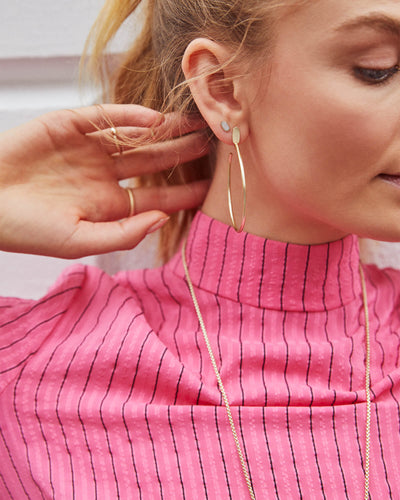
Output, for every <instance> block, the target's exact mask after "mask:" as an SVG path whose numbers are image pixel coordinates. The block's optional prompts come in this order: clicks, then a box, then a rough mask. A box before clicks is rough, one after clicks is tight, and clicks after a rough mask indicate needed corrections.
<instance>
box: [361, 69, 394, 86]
mask: <svg viewBox="0 0 400 500" xmlns="http://www.w3.org/2000/svg"><path fill="white" fill-rule="evenodd" d="M399 71H400V66H399V65H398V64H396V66H393V67H392V68H387V69H373V68H354V73H355V75H356V77H357V78H359V79H361V80H363V81H364V82H366V83H368V84H370V85H383V84H385V83H386V82H388V81H389V80H390V79H391V78H392V77H393V76H394V75H396V74H397V73H398V72H399Z"/></svg>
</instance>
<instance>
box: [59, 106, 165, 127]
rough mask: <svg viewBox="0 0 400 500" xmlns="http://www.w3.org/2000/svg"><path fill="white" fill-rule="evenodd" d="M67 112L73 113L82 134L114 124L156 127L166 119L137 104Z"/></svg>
mask: <svg viewBox="0 0 400 500" xmlns="http://www.w3.org/2000/svg"><path fill="white" fill-rule="evenodd" d="M66 113H72V115H73V121H74V124H75V126H76V127H77V128H78V130H79V131H80V133H82V134H89V133H91V132H96V131H98V130H99V129H100V130H103V129H108V128H110V127H112V126H114V127H129V126H135V127H154V126H157V125H160V124H161V123H162V122H163V121H164V116H163V115H162V114H161V113H159V112H158V111H155V110H153V109H149V108H145V107H143V106H139V105H136V104H102V105H96V106H89V107H85V108H78V109H70V110H66Z"/></svg>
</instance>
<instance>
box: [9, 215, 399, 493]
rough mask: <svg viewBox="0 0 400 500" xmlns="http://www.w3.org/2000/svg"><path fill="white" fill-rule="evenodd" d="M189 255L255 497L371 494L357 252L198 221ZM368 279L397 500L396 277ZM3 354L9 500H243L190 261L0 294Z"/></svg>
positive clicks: (376, 423)
mask: <svg viewBox="0 0 400 500" xmlns="http://www.w3.org/2000/svg"><path fill="white" fill-rule="evenodd" d="M186 254H187V260H188V263H189V269H190V274H191V277H192V280H193V283H194V285H195V290H196V293H197V298H198V300H199V303H200V308H201V311H202V314H203V317H204V321H205V324H206V327H207V330H208V334H209V337H210V341H211V345H212V349H213V351H214V355H215V358H216V361H217V365H218V368H219V371H220V373H221V376H222V379H223V382H224V385H225V389H226V392H227V394H228V398H229V400H230V403H231V406H232V412H233V418H234V420H235V422H236V427H237V430H238V434H239V439H240V441H241V443H242V446H243V451H244V456H245V460H246V462H247V465H248V468H249V472H250V477H251V481H252V484H253V487H254V491H255V495H256V498H257V499H258V500H260V499H270V498H271V499H272V498H279V499H283V500H286V499H298V498H304V499H313V500H314V499H320V498H321V499H322V498H326V499H329V500H330V499H346V498H347V499H351V500H353V499H361V498H363V495H364V470H363V467H364V450H365V419H366V404H365V398H366V392H365V366H364V365H365V363H364V361H365V325H364V323H365V317H364V310H363V301H362V291H361V286H360V277H359V271H358V265H359V255H358V245H357V239H356V238H355V237H353V236H348V237H346V238H345V239H343V240H340V241H336V242H333V243H329V244H325V245H317V246H300V245H293V244H285V243H281V242H274V241H270V240H265V239H263V238H259V237H256V236H254V235H250V234H246V233H241V234H237V233H236V232H235V231H234V230H233V229H232V228H229V227H227V226H225V225H224V224H222V223H220V222H218V221H216V220H213V219H210V218H209V217H207V216H206V215H204V214H202V213H199V214H198V215H197V216H196V218H195V220H194V222H193V224H192V227H191V230H190V234H189V236H188V241H187V248H186ZM365 274H366V278H367V289H368V295H369V313H370V327H371V347H372V397H373V403H372V421H371V439H372V442H371V472H370V483H371V497H372V498H373V499H376V500H381V499H388V498H395V499H396V498H400V487H399V465H398V464H399V463H400V407H399V401H400V369H399V353H400V321H399V320H400V318H399V307H398V302H399V298H400V294H399V292H400V275H399V273H398V272H396V271H393V270H385V271H380V270H378V269H376V268H374V267H371V266H369V267H366V268H365ZM0 356H1V357H0V360H1V361H0V363H1V364H0V407H1V414H0V498H2V499H7V498H13V499H16V500H20V499H24V498H29V499H48V498H56V499H63V500H65V499H85V500H90V499H106V500H108V499H119V498H121V499H129V500H131V499H151V500H153V499H165V500H170V499H181V498H183V499H191V498H196V499H200V498H201V499H202V498H209V499H230V498H232V499H245V498H248V496H249V495H248V490H247V487H246V484H245V482H244V479H243V475H242V472H241V468H240V463H239V460H238V456H237V453H236V449H235V446H234V442H233V437H232V434H231V429H230V426H229V424H228V421H227V416H226V411H225V408H224V406H222V402H221V396H220V393H219V390H218V387H217V382H216V378H215V375H214V372H213V369H212V366H211V362H210V359H209V355H208V353H207V349H206V346H205V343H204V340H203V338H202V334H201V331H200V328H199V323H198V318H197V316H196V313H195V311H194V308H193V304H192V301H191V298H190V295H189V292H188V288H187V284H186V281H185V276H184V271H183V266H182V260H181V256H180V254H177V255H176V256H175V257H174V258H173V259H172V260H171V261H170V262H169V263H168V264H167V265H166V266H164V267H162V268H159V269H153V270H145V271H128V272H124V273H120V274H119V275H117V276H115V277H110V276H108V275H105V274H104V273H103V272H101V271H100V270H98V269H95V268H87V267H83V266H75V267H72V268H71V269H70V270H69V271H68V272H67V273H65V274H64V275H63V276H62V277H61V279H60V280H59V281H58V283H57V284H56V285H55V286H54V287H53V288H52V289H51V290H50V292H49V293H48V295H47V296H45V297H44V298H43V299H42V300H39V301H29V300H18V299H2V300H1V301H0Z"/></svg>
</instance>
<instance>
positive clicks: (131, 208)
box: [125, 187, 135, 217]
mask: <svg viewBox="0 0 400 500" xmlns="http://www.w3.org/2000/svg"><path fill="white" fill-rule="evenodd" d="M125 191H126V192H127V193H128V197H129V213H128V217H132V215H135V196H134V194H133V189H132V188H129V187H128V188H125Z"/></svg>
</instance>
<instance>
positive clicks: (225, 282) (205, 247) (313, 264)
mask: <svg viewBox="0 0 400 500" xmlns="http://www.w3.org/2000/svg"><path fill="white" fill-rule="evenodd" d="M186 258H187V261H188V266H189V271H190V276H191V279H192V281H193V284H194V285H195V286H197V287H198V288H201V289H204V290H207V291H209V292H211V293H214V294H217V295H219V296H222V297H225V298H228V299H231V300H234V301H237V302H241V303H244V304H250V305H253V306H256V307H262V308H267V309H275V310H284V311H324V310H328V309H335V308H338V307H341V306H344V305H346V304H348V303H349V302H351V301H352V300H354V299H356V298H358V297H360V294H361V285H360V277H359V269H358V266H359V247H358V239H357V237H356V236H353V235H350V236H346V237H345V238H343V239H341V240H338V241H334V242H331V243H326V244H321V245H296V244H292V243H284V242H280V241H273V240H269V239H264V238H261V237H259V236H255V235H253V234H250V233H245V232H243V233H236V231H235V230H234V229H233V228H232V227H230V226H227V225H225V224H223V223H222V222H219V221H217V220H215V219H212V218H210V217H208V216H207V215H205V214H203V213H202V212H198V213H197V215H196V216H195V218H194V220H193V223H192V225H191V228H190V231H189V234H188V238H187V244H186ZM170 265H171V266H172V268H173V270H174V272H175V273H177V274H178V275H180V276H181V277H183V276H184V270H183V265H182V260H181V257H180V252H179V253H178V254H177V255H176V256H175V257H174V259H172V261H171V262H170Z"/></svg>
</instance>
